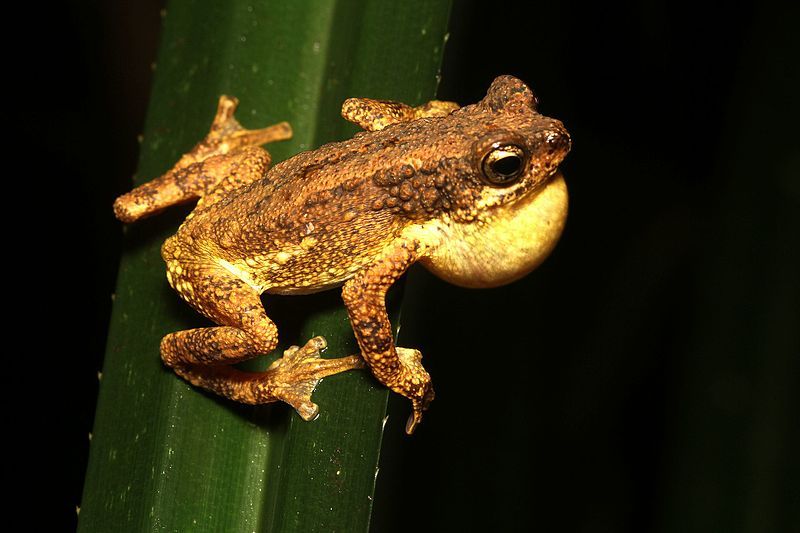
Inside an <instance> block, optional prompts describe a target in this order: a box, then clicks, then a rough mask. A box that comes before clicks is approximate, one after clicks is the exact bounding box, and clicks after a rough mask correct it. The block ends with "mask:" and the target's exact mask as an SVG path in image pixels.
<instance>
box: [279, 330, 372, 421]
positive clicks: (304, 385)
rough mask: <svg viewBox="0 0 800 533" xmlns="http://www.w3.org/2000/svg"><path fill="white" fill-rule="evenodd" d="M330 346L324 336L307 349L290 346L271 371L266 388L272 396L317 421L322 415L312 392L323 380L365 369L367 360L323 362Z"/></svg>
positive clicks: (300, 413) (315, 338)
mask: <svg viewBox="0 0 800 533" xmlns="http://www.w3.org/2000/svg"><path fill="white" fill-rule="evenodd" d="M327 346H328V344H327V342H326V341H325V339H324V338H323V337H314V338H312V339H311V340H309V341H308V342H307V343H306V344H305V345H304V346H303V347H298V346H290V347H289V348H288V349H287V350H286V351H285V352H283V357H281V358H280V359H278V360H277V361H275V362H274V363H272V365H270V367H269V368H268V369H267V376H268V379H267V382H266V383H265V386H266V388H267V390H268V391H269V394H270V395H271V396H273V397H275V398H277V399H279V400H282V401H284V402H286V403H288V404H289V405H291V406H292V407H294V408H295V410H296V411H297V414H299V415H300V416H301V417H302V418H303V420H313V419H314V418H316V416H317V415H318V414H319V406H318V405H317V404H315V403H314V402H312V401H311V393H313V392H314V388H315V387H316V386H317V384H318V383H319V381H320V380H321V379H322V378H324V377H326V376H330V375H333V374H338V373H339V372H344V371H345V370H351V369H354V368H363V367H364V360H363V359H361V357H359V356H357V355H351V356H349V357H340V358H338V359H323V358H322V357H320V353H321V352H322V351H323V350H324V349H325V348H327Z"/></svg>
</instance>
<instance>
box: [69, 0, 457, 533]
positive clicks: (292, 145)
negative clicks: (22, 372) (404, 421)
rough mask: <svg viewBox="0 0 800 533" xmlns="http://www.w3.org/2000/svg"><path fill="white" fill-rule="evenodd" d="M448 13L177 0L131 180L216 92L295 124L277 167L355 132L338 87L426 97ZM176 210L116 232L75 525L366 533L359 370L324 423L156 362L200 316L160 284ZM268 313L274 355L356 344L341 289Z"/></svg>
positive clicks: (324, 400)
mask: <svg viewBox="0 0 800 533" xmlns="http://www.w3.org/2000/svg"><path fill="white" fill-rule="evenodd" d="M449 8H450V2H449V1H436V2H431V1H425V0H413V1H405V2H391V1H383V2H380V1H368V0H364V1H355V0H353V1H344V0H340V1H319V2H285V1H283V2H281V1H264V2H253V1H247V2H246V1H242V0H210V1H203V2H199V1H191V0H174V1H171V2H170V3H169V6H168V9H167V10H166V14H165V18H164V31H163V36H162V43H161V48H160V51H159V57H158V62H157V67H156V75H155V82H154V87H153V93H152V98H151V102H150V109H149V112H148V117H147V126H146V129H145V133H144V137H143V141H142V150H141V161H140V167H139V175H138V176H137V178H136V182H137V183H141V182H143V181H147V180H148V179H151V178H153V177H155V176H157V175H159V174H160V173H162V172H164V171H165V170H166V169H167V168H168V167H169V166H170V165H171V164H172V163H173V162H174V161H175V160H176V159H177V158H178V157H179V156H180V155H181V154H182V153H183V152H185V151H187V150H188V149H189V148H190V147H191V146H192V145H193V144H194V143H195V142H197V141H198V140H199V139H200V138H201V137H202V136H203V135H204V134H205V132H206V131H207V129H208V126H209V124H210V121H211V118H212V116H213V114H214V110H215V103H216V100H217V98H218V96H219V95H220V94H230V95H234V96H236V97H238V98H239V99H240V101H241V106H240V108H239V110H238V112H237V117H238V118H239V120H240V121H241V122H242V123H243V125H244V126H245V127H261V126H264V125H268V124H272V123H275V122H279V121H282V120H288V121H289V122H290V123H291V124H292V126H293V129H294V138H293V139H292V140H291V141H289V142H284V143H278V144H273V145H270V146H269V150H270V152H271V153H272V154H273V156H274V158H275V160H281V159H284V158H286V157H289V156H290V155H292V154H294V153H297V152H298V151H301V150H306V149H311V148H314V147H316V146H318V145H320V144H321V143H324V142H328V141H331V140H336V139H343V138H346V137H349V136H350V135H352V134H353V132H354V131H355V128H354V127H353V126H351V125H349V124H347V123H346V122H345V121H344V120H343V119H341V118H340V117H339V107H340V105H341V102H342V101H343V100H344V99H345V98H347V97H350V96H369V97H373V98H384V99H394V100H400V101H404V102H407V103H410V104H419V103H422V102H424V101H426V100H429V99H431V98H432V97H433V96H434V94H435V89H436V85H437V72H438V68H439V65H440V61H441V56H442V51H443V46H444V42H445V39H446V34H445V31H446V25H447V16H448V13H449ZM109 212H110V206H109ZM186 213H187V209H181V208H177V209H173V210H170V211H169V212H167V213H165V214H163V215H160V216H158V217H154V218H152V219H148V220H146V221H143V222H141V223H138V224H135V225H133V226H131V227H129V228H127V229H126V251H125V254H124V257H123V259H122V263H121V266H120V273H119V281H118V287H117V293H116V298H115V303H114V308H113V314H112V320H111V328H110V332H109V340H108V349H107V353H106V359H105V363H104V367H103V373H102V381H101V387H100V397H99V400H98V407H97V414H96V420H95V428H94V432H93V441H92V446H91V452H90V458H89V467H88V471H87V478H86V484H85V490H84V495H83V501H82V504H81V510H80V519H79V531H81V532H89V531H317V530H319V531H365V530H367V528H368V524H369V516H370V510H371V506H372V493H373V488H374V483H375V476H376V469H377V463H378V453H379V449H380V441H381V435H382V424H383V418H384V416H385V408H386V399H387V392H386V390H385V389H384V388H383V387H382V386H380V385H379V384H378V383H377V382H376V381H375V380H374V379H373V378H372V377H371V376H370V375H369V374H368V373H367V372H365V371H354V372H348V373H346V374H342V375H338V376H332V377H330V378H326V379H325V380H324V382H323V383H321V384H320V386H319V387H318V388H317V391H316V392H315V395H314V400H315V401H316V402H317V403H318V404H319V405H320V409H321V415H320V417H319V419H317V420H316V421H314V422H310V423H307V422H303V421H302V420H301V419H300V418H299V417H298V416H297V415H296V414H295V413H293V412H291V410H290V409H289V408H288V407H287V406H285V405H277V404H272V405H268V406H260V407H248V406H243V405H238V404H235V403H232V402H229V401H225V400H222V399H220V398H218V397H215V396H213V395H210V394H207V393H205V392H203V391H200V390H198V389H195V388H192V387H191V386H189V385H188V384H187V383H185V382H184V381H182V380H180V379H179V378H177V377H176V376H175V375H174V374H173V373H172V372H170V371H169V370H167V369H165V368H164V367H163V366H162V364H161V361H160V357H159V353H158V346H159V341H160V339H161V337H162V336H163V335H165V334H167V333H169V332H172V331H177V330H181V329H187V328H191V327H198V326H203V325H208V322H206V321H204V320H203V319H202V318H201V317H199V316H198V315H196V314H195V313H193V312H192V311H191V309H189V307H188V306H187V305H186V304H185V303H183V302H182V301H180V299H179V298H178V296H177V295H176V294H175V293H174V292H173V291H172V290H171V289H170V288H169V287H168V285H167V283H166V280H165V276H164V265H163V262H162V260H161V258H160V255H159V248H160V245H161V243H162V242H163V240H164V239H165V238H166V237H167V236H169V235H170V234H171V233H173V232H174V231H175V229H176V228H177V225H178V224H179V223H180V221H181V219H182V217H183V216H185V214H186ZM398 296H399V294H397V293H395V294H393V295H391V296H390V298H389V299H390V302H392V301H393V302H394V303H395V304H397V300H398ZM265 305H266V308H267V312H268V313H269V314H270V316H271V317H273V318H274V319H275V320H276V322H277V324H278V326H279V329H280V332H281V336H282V339H281V340H282V344H281V347H280V349H279V351H280V350H283V349H284V348H286V347H287V346H288V345H290V344H303V343H304V342H305V341H306V340H307V339H308V338H310V337H311V336H313V335H318V334H322V335H324V336H325V337H326V338H327V340H328V342H329V349H328V354H329V355H330V356H343V355H348V354H350V353H355V352H356V350H357V347H356V344H355V340H354V338H353V334H352V331H351V329H350V325H349V322H348V320H347V315H346V313H345V311H344V308H343V307H342V304H341V303H340V299H339V295H338V292H337V291H331V292H329V293H324V294H320V295H315V296H309V297H294V298H285V297H280V298H279V297H271V296H270V297H266V298H265ZM391 307H393V308H394V309H396V308H397V305H392V306H391ZM395 318H396V313H395ZM277 354H278V352H276V353H275V354H272V356H271V357H272V358H274V357H276V356H277ZM257 364H260V365H262V367H263V364H265V363H264V361H261V362H260V363H257Z"/></svg>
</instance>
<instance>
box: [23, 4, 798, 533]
mask: <svg viewBox="0 0 800 533" xmlns="http://www.w3.org/2000/svg"><path fill="white" fill-rule="evenodd" d="M127 4H128V3H124V2H112V1H95V2H66V3H59V4H54V5H52V6H48V7H47V8H46V9H44V10H43V12H42V13H38V14H36V15H37V16H36V17H35V21H36V24H35V30H36V31H35V37H37V38H38V39H40V41H39V42H41V43H43V44H44V48H43V49H42V50H40V51H36V50H29V49H28V47H29V44H30V43H29V42H23V43H22V44H21V45H18V48H21V49H24V51H25V52H26V54H27V53H30V55H29V56H27V57H30V58H31V60H30V61H25V62H22V63H23V64H21V65H19V66H17V65H16V63H14V65H15V67H14V68H13V69H10V71H11V72H12V74H13V79H14V80H15V81H18V82H19V86H20V87H24V91H23V92H19V91H17V90H16V86H13V85H12V87H14V88H15V93H16V94H15V96H14V97H13V98H11V99H9V100H8V102H7V105H10V106H11V107H12V111H14V112H19V113H20V116H19V118H15V119H14V120H13V123H14V127H13V131H14V132H16V130H17V129H21V130H22V133H23V143H22V145H23V146H22V147H21V148H19V149H18V150H15V152H14V155H15V156H16V157H15V160H16V161H21V162H22V163H23V165H22V167H21V169H22V170H20V171H15V172H12V173H11V177H13V178H15V179H16V178H17V177H19V180H20V181H22V182H23V185H26V186H27V187H26V188H27V189H29V191H28V194H29V198H30V199H31V200H30V201H28V202H26V203H25V204H21V205H20V206H19V207H20V208H21V209H23V210H25V212H26V213H27V214H26V216H25V218H23V219H22V220H23V221H24V224H22V225H21V226H20V228H18V229H17V230H15V231H9V232H8V241H9V242H11V241H12V240H13V241H14V243H12V244H16V240H20V241H22V243H21V244H28V245H30V244H31V241H33V246H32V248H33V249H32V250H31V251H30V252H26V257H28V259H27V260H26V262H25V264H26V265H27V264H30V263H33V265H34V268H32V269H30V271H31V272H34V274H33V276H34V279H33V280H30V279H29V278H30V277H31V276H25V278H26V281H28V282H30V281H34V283H33V284H32V285H30V284H28V285H27V286H26V288H25V289H24V294H25V296H24V299H25V300H24V301H25V302H32V303H34V304H35V305H34V306H33V310H32V311H27V310H26V311H19V312H18V313H17V315H22V316H23V321H24V322H25V323H26V324H27V325H31V324H33V325H34V326H36V325H39V326H42V327H39V328H36V329H35V331H34V333H32V334H31V335H35V336H36V337H33V342H32V343H31V344H30V345H33V346H35V347H36V348H37V349H35V350H34V353H33V354H32V356H28V355H25V357H15V359H16V360H19V361H21V362H22V363H23V366H25V367H26V370H25V372H28V374H25V375H33V376H35V377H36V378H37V379H38V378H40V377H41V378H42V379H43V380H44V381H45V382H46V383H47V387H46V388H45V391H46V392H47V393H48V394H46V395H42V394H31V393H30V392H27V393H25V394H27V396H26V395H24V394H23V395H22V398H27V399H29V400H37V401H36V402H34V401H28V402H23V403H22V405H27V406H29V411H35V413H31V412H28V413H27V415H26V416H28V418H30V417H31V416H34V419H35V420H38V422H35V425H39V426H41V425H44V426H45V427H46V429H45V433H46V434H47V439H46V441H45V442H46V443H48V445H49V448H48V449H49V452H48V453H47V454H46V455H45V457H46V458H45V459H44V460H43V461H42V463H43V471H42V473H41V474H36V476H39V478H37V480H35V481H37V483H38V482H39V481H41V478H40V476H43V475H48V474H49V475H50V476H52V474H53V472H59V475H58V476H57V478H53V477H50V478H49V480H50V481H49V482H48V483H47V484H46V486H47V491H48V492H49V493H51V494H53V495H54V500H55V502H56V506H57V509H58V513H54V517H55V518H56V519H58V520H59V522H60V523H64V524H68V525H69V524H74V507H75V506H76V505H78V504H79V501H80V492H81V487H82V481H83V473H84V470H85V467H86V457H87V453H88V439H87V434H88V433H89V431H90V429H91V424H92V417H93V409H94V401H95V397H96V393H97V379H96V372H97V370H99V368H100V367H101V364H102V354H103V349H104V345H105V334H106V328H107V325H108V314H109V311H110V306H111V299H110V295H111V293H112V292H113V290H114V282H115V276H116V265H117V262H118V258H119V252H120V249H121V228H120V225H119V224H118V223H117V222H116V221H115V220H114V219H113V216H112V213H111V210H110V205H111V202H112V201H113V198H114V197H115V196H116V195H118V194H120V193H121V192H124V191H125V190H126V189H127V187H128V184H129V183H130V176H131V175H132V174H133V173H134V171H135V167H136V158H137V151H138V144H137V141H136V137H137V135H138V134H139V133H140V131H141V128H142V123H143V117H144V112H145V110H146V105H147V97H148V90H149V83H150V76H151V71H150V64H151V62H152V61H153V58H154V57H155V51H156V48H157V44H158V32H159V25H160V17H159V11H160V9H161V8H162V2H161V1H155V0H147V1H144V0H142V1H139V2H133V3H130V4H131V5H127ZM540 4H542V5H536V6H530V5H528V3H488V2H476V1H475V2H456V6H455V7H454V10H453V14H452V21H451V26H452V30H451V37H450V41H449V43H448V45H447V49H446V55H445V66H444V69H443V77H442V84H441V87H440V92H439V96H440V97H441V98H444V99H452V100H457V101H459V102H461V103H469V102H473V101H475V100H478V99H480V98H481V97H482V95H483V93H484V92H485V90H486V87H488V85H489V83H490V81H491V80H492V78H493V77H494V76H496V75H498V74H505V73H509V74H514V75H516V76H518V77H520V78H522V79H523V80H525V81H526V82H528V83H529V84H530V85H531V87H532V88H533V89H534V90H535V91H536V92H537V94H538V96H539V99H540V101H541V102H542V104H541V107H540V110H541V111H542V112H543V113H544V114H547V115H551V116H554V117H557V118H559V119H561V120H563V121H564V123H565V124H566V126H567V128H568V129H569V131H570V132H571V134H572V137H573V141H574V147H573V153H572V154H571V155H570V156H569V158H568V160H567V162H566V163H565V165H564V170H565V174H566V176H567V179H568V184H569V187H570V193H571V214H570V219H569V221H568V226H567V229H566V232H565V234H564V237H563V239H562V241H561V243H560V244H559V246H558V248H557V249H556V251H555V252H554V254H553V255H552V257H551V258H550V259H549V260H548V261H547V262H546V263H545V265H543V266H542V267H541V269H540V270H539V271H537V272H536V273H534V274H532V275H531V276H530V277H529V278H527V279H526V280H524V281H522V282H519V283H516V284H513V285H511V286H508V287H504V288H500V289H495V290H491V291H467V290H463V289H458V288H455V287H450V286H447V285H445V284H443V283H442V282H439V281H438V280H435V279H434V278H432V277H431V276H430V275H428V274H427V273H425V272H424V271H422V270H421V269H414V270H413V271H412V272H411V275H410V279H409V284H410V285H412V286H413V285H415V284H417V285H418V286H421V287H420V289H421V290H416V291H414V290H409V291H408V292H409V297H408V298H407V301H406V306H405V307H404V311H403V313H404V318H403V331H402V333H401V340H402V341H403V344H404V345H407V346H415V347H420V348H421V349H422V351H423V353H424V354H426V358H425V362H426V366H427V367H428V368H429V370H430V371H431V374H432V375H433V378H434V382H435V383H436V386H437V399H436V402H435V403H434V404H433V405H432V408H431V411H430V412H429V414H428V416H427V418H426V420H425V422H424V424H423V426H422V427H421V428H420V430H419V432H418V434H417V435H415V436H414V437H412V438H406V437H403V436H401V434H400V432H401V429H402V426H403V424H402V421H404V420H405V416H406V413H407V405H406V404H405V402H403V401H401V400H398V399H396V398H393V399H392V400H391V404H390V411H391V418H390V420H392V421H393V423H390V424H388V425H387V434H386V440H385V450H384V454H383V457H382V461H381V473H380V475H379V477H378V488H377V492H376V503H375V514H374V520H373V526H374V527H373V529H374V530H375V531H400V530H403V529H404V528H408V527H411V526H412V525H415V524H417V525H419V524H421V526H422V527H423V529H425V528H428V527H429V528H431V529H437V530H438V529H442V530H443V529H457V530H487V529H490V528H491V529H497V530H527V529H536V528H539V529H557V530H566V531H599V530H604V531H605V530H613V531H642V530H655V531H659V530H661V531H675V530H682V531H788V530H790V529H791V528H792V526H793V525H794V526H795V527H796V526H797V524H798V523H800V522H798V508H800V496H799V495H798V494H799V493H798V479H799V478H800V474H799V473H798V460H797V459H796V457H795V455H796V454H795V453H794V452H793V450H796V449H800V438H799V437H800V435H799V434H798V423H797V420H798V419H799V418H800V417H799V416H798V415H799V414H800V413H799V412H798V411H799V409H798V393H797V392H796V384H797V382H798V375H800V373H799V372H798V366H799V365H798V355H800V341H799V340H798V339H799V336H800V334H799V333H798V326H800V314H799V313H798V305H799V303H798V302H799V301H800V289H799V288H798V272H800V259H799V258H798V248H800V222H799V219H800V217H799V215H798V208H800V155H798V154H800V143H798V134H797V126H796V125H797V123H798V122H797V121H798V118H800V117H799V116H798V112H797V111H798V105H797V102H796V95H797V94H798V90H800V84H799V83H798V68H797V65H796V63H797V62H798V59H800V54H798V39H797V37H796V35H795V33H796V31H797V30H796V25H797V22H798V20H800V17H798V13H797V10H796V9H793V8H791V7H789V6H788V2H787V3H785V4H784V3H780V2H760V3H755V2H742V3H735V4H729V5H724V7H714V6H712V5H710V4H705V3H702V2H663V1H662V2H657V1H640V2H625V3H620V4H615V5H601V4H592V5H583V4H578V3H540ZM9 53H10V54H11V55H16V49H12V50H11V51H10V52H9ZM13 116H14V117H16V113H15V114H14V115H13ZM31 169H34V170H35V172H33V171H31ZM26 206H27V207H26ZM33 213H41V215H42V216H36V217H34V216H32V215H33ZM31 221H42V227H44V228H45V230H46V231H44V232H43V231H42V230H41V229H37V228H38V224H34V223H33V222H31ZM12 229H13V226H12ZM42 235H44V236H45V237H44V238H42V237H41V236H42ZM31 236H33V237H34V238H33V239H31V238H30V237H31ZM20 249H23V247H20ZM25 249H27V247H25ZM26 268H27V267H26ZM26 271H27V270H26ZM20 285H25V284H24V283H22V282H20ZM15 288H16V287H15ZM43 302H50V303H49V304H43ZM16 303H17V302H16V301H15V302H14V304H15V305H16ZM42 305H44V307H42ZM22 307H23V306H19V308H20V309H22ZM45 309H46V310H45ZM498 338H502V341H498ZM498 346H499V347H500V348H499V349H498ZM476 380H490V381H491V382H492V383H494V384H496V385H495V390H496V392H495V393H494V394H492V395H490V396H486V397H476V396H475V395H474V390H473V387H474V384H475V383H476ZM20 382H22V383H23V384H24V386H25V389H26V390H28V391H30V390H31V389H30V387H29V386H28V385H27V380H25V379H22V378H20ZM34 383H37V381H36V380H34ZM18 397H19V395H18ZM40 403H41V405H43V407H41V408H40V407H39V405H40ZM34 406H36V407H34ZM39 429H41V428H39ZM23 445H25V444H24V443H23ZM11 468H12V469H13V470H15V471H16V470H20V469H22V468H23V467H22V466H20V465H12V466H11ZM37 472H38V470H37ZM62 472H63V473H64V475H60V474H61V473H62ZM15 473H16V472H15ZM54 479H57V480H58V481H57V482H54ZM37 486H38V487H40V488H41V487H42V484H41V483H38V484H37ZM70 528H71V526H70Z"/></svg>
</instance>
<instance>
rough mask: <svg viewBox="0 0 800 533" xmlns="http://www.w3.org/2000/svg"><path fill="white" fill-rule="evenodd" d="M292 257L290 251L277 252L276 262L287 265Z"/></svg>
mask: <svg viewBox="0 0 800 533" xmlns="http://www.w3.org/2000/svg"><path fill="white" fill-rule="evenodd" d="M291 258H292V254H290V253H289V252H278V253H277V254H275V262H276V263H278V264H279V265H285V264H286V263H288V262H289V259H291Z"/></svg>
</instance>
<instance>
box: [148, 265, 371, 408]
mask: <svg viewBox="0 0 800 533" xmlns="http://www.w3.org/2000/svg"><path fill="white" fill-rule="evenodd" d="M173 267H174V265H173ZM171 270H172V272H173V274H171V275H170V276H169V279H170V282H171V283H172V284H173V286H174V287H175V288H176V289H177V290H178V292H179V293H180V294H181V296H183V297H184V298H185V299H186V300H187V301H189V303H191V304H192V305H193V306H194V307H195V308H197V309H198V310H199V311H201V312H202V313H203V314H205V315H206V316H208V317H209V318H211V319H212V320H214V321H215V322H217V323H218V324H220V325H219V326H217V327H208V328H198V329H190V330H185V331H179V332H176V333H171V334H169V335H167V336H166V337H164V339H163V340H162V341H161V357H162V359H163V361H164V363H165V364H166V365H167V366H169V367H171V368H172V369H173V370H174V371H175V372H176V373H177V374H178V375H179V376H181V377H183V378H184V379H186V380H188V381H189V382H190V383H192V384H193V385H196V386H199V387H202V388H204V389H208V390H210V391H212V392H214V393H216V394H219V395H221V396H224V397H226V398H229V399H231V400H235V401H238V402H243V403H248V404H262V403H269V402H275V401H283V402H286V403H288V404H290V405H291V406H292V407H294V408H295V409H296V410H297V412H298V414H299V415H300V416H301V417H303V418H304V419H305V420H311V419H313V418H314V417H315V416H316V415H317V413H318V411H319V408H318V406H317V405H316V404H315V403H313V402H312V401H311V393H312V392H313V390H314V387H316V385H317V383H318V382H319V380H320V379H322V378H323V377H325V376H330V375H332V374H337V373H339V372H343V371H345V370H350V369H353V368H361V367H363V365H364V363H363V360H362V359H361V358H360V357H358V356H350V357H342V358H338V359H322V358H321V357H320V352H321V351H322V350H323V349H324V348H325V347H326V343H325V339H323V338H322V337H314V338H313V339H311V340H310V341H308V342H307V343H306V344H305V346H303V347H297V346H292V347H290V348H289V349H287V350H286V351H285V352H284V355H283V357H282V358H280V359H278V360H276V361H275V362H274V363H273V364H272V365H271V366H270V367H269V368H268V369H267V370H266V371H265V372H244V371H241V370H238V369H236V368H233V367H232V366H230V365H232V364H234V363H237V362H240V361H244V360H247V359H250V358H252V357H255V356H257V355H262V354H267V353H269V352H271V351H272V350H273V349H274V348H275V347H276V346H277V344H278V333H277V329H276V327H275V324H274V323H273V322H272V321H271V320H270V319H269V317H267V315H266V313H265V311H264V307H263V306H262V304H261V299H260V298H259V295H258V293H257V292H256V291H255V290H254V289H253V288H252V287H250V286H249V285H247V284H246V283H245V282H243V281H241V280H239V279H237V278H234V277H232V276H231V275H230V274H229V273H227V272H226V271H224V270H222V269H219V270H216V269H214V270H212V271H209V272H206V273H204V275H201V276H193V278H192V279H193V280H195V281H191V282H190V281H188V280H187V279H185V278H182V277H181V276H176V275H175V274H174V272H175V269H174V268H171ZM198 279H199V280H200V281H197V280H198ZM212 296H213V298H212Z"/></svg>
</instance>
